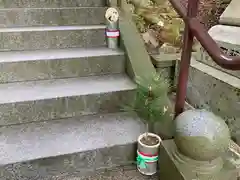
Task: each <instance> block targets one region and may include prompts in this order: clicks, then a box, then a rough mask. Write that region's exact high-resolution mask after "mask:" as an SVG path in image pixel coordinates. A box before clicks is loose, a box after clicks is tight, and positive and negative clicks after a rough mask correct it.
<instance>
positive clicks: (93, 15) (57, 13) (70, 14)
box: [0, 7, 106, 27]
mask: <svg viewBox="0 0 240 180" xmlns="http://www.w3.org/2000/svg"><path fill="white" fill-rule="evenodd" d="M105 10H106V8H104V7H68V8H66V7H64V8H10V9H0V16H1V18H0V27H19V26H50V25H54V26H61V25H98V24H104V23H105V16H104V14H105Z"/></svg>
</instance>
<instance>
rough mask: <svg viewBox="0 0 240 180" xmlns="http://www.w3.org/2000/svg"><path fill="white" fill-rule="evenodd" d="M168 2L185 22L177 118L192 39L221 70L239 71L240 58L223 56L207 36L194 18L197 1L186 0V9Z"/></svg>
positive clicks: (176, 109)
mask: <svg viewBox="0 0 240 180" xmlns="http://www.w3.org/2000/svg"><path fill="white" fill-rule="evenodd" d="M169 1H170V3H171V4H172V6H173V7H174V9H175V10H176V11H177V13H178V14H179V15H180V16H181V18H182V19H183V20H184V22H185V30H184V44H183V50H182V56H181V63H180V72H179V77H178V78H179V79H178V87H177V98H176V104H175V116H178V115H179V114H180V113H182V112H183V110H184V104H185V98H186V90H187V81H188V74H189V66H190V61H191V54H192V45H193V38H194V37H196V38H197V40H198V41H199V42H200V44H201V45H202V46H203V48H204V49H205V50H206V51H207V52H208V54H209V56H210V57H211V58H212V59H213V61H215V62H216V63H217V64H218V65H219V66H221V67H222V68H225V69H229V70H240V57H239V56H238V57H232V56H228V55H226V54H224V52H223V51H222V50H221V48H220V47H219V46H218V45H217V43H216V42H215V41H214V40H213V39H212V37H211V36H210V35H209V34H208V32H207V30H206V29H205V28H204V26H203V25H202V24H201V23H200V21H199V20H198V19H197V18H196V16H197V11H198V4H199V0H188V7H187V9H186V8H185V7H184V6H183V5H182V4H181V2H180V1H179V0H169Z"/></svg>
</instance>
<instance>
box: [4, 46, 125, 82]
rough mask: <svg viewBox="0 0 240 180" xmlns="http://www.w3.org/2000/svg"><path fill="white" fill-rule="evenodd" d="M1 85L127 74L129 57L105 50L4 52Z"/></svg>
mask: <svg viewBox="0 0 240 180" xmlns="http://www.w3.org/2000/svg"><path fill="white" fill-rule="evenodd" d="M0 55H1V59H0V82H1V83H7V82H8V83H9V82H17V81H29V80H43V79H56V78H69V77H80V76H92V75H95V76H96V75H104V74H115V73H123V72H124V71H125V56H124V52H123V51H120V50H111V49H108V48H105V47H98V48H68V49H48V50H36V51H24V52H22V51H14V52H12V51H8V52H1V53H0Z"/></svg>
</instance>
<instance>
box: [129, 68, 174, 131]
mask: <svg viewBox="0 0 240 180" xmlns="http://www.w3.org/2000/svg"><path fill="white" fill-rule="evenodd" d="M136 83H137V89H136V94H135V98H134V101H133V102H132V103H131V104H128V105H126V106H125V110H126V111H133V112H136V113H137V114H138V116H139V117H140V118H142V119H143V120H145V121H146V124H147V132H146V136H147V133H148V132H152V131H153V128H154V127H153V126H154V124H155V123H156V122H158V121H162V122H163V121H165V120H169V118H171V117H169V116H172V107H171V103H170V100H169V98H168V90H169V83H168V82H167V81H166V80H165V79H164V78H163V77H162V76H161V75H160V74H157V73H156V74H154V75H152V76H149V77H136Z"/></svg>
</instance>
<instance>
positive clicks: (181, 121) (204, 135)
mask: <svg viewBox="0 0 240 180" xmlns="http://www.w3.org/2000/svg"><path fill="white" fill-rule="evenodd" d="M175 128H176V132H175V137H174V141H175V143H176V145H177V147H178V151H179V152H180V153H182V154H183V155H185V156H187V157H189V158H191V159H194V160H197V161H211V160H214V159H216V158H218V157H220V156H221V155H222V154H223V153H224V152H226V151H227V149H228V146H229V143H230V132H229V129H228V126H227V124H226V123H225V122H224V120H223V119H221V118H220V117H218V116H216V115H214V114H213V113H211V112H208V111H206V110H188V111H185V112H183V113H182V114H180V115H179V116H178V117H177V118H176V120H175Z"/></svg>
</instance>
